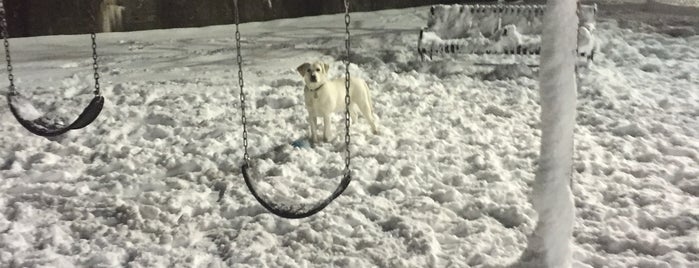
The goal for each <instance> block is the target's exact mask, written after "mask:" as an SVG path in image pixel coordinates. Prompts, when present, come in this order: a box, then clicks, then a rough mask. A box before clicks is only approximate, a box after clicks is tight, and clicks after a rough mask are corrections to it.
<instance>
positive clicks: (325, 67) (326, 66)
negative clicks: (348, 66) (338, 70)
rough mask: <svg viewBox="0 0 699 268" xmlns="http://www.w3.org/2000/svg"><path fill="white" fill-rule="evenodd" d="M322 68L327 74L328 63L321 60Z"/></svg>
mask: <svg viewBox="0 0 699 268" xmlns="http://www.w3.org/2000/svg"><path fill="white" fill-rule="evenodd" d="M323 69H324V70H325V73H326V74H327V73H328V71H329V70H330V65H329V64H327V63H325V62H323Z"/></svg>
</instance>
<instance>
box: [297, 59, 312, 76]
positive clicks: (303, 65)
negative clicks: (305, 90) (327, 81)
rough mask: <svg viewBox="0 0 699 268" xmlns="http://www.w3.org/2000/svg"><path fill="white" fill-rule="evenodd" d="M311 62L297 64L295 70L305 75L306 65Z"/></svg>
mask: <svg viewBox="0 0 699 268" xmlns="http://www.w3.org/2000/svg"><path fill="white" fill-rule="evenodd" d="M310 65H311V64H310V63H308V62H306V63H304V64H301V65H299V67H296V71H297V72H299V74H300V75H301V76H306V70H308V67H309V66H310Z"/></svg>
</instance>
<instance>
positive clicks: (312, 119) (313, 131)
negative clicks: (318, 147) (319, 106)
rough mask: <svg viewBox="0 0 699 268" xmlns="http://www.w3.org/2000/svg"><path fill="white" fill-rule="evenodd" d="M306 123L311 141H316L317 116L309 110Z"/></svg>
mask: <svg viewBox="0 0 699 268" xmlns="http://www.w3.org/2000/svg"><path fill="white" fill-rule="evenodd" d="M308 125H309V126H310V127H311V142H312V143H316V142H318V134H317V133H316V132H317V129H318V118H317V117H316V115H315V114H313V113H310V112H309V113H308Z"/></svg>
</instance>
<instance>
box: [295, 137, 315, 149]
mask: <svg viewBox="0 0 699 268" xmlns="http://www.w3.org/2000/svg"><path fill="white" fill-rule="evenodd" d="M291 146H294V148H311V143H310V142H308V139H304V138H301V139H298V140H295V141H294V142H292V143H291Z"/></svg>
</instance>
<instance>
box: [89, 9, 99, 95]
mask: <svg viewBox="0 0 699 268" xmlns="http://www.w3.org/2000/svg"><path fill="white" fill-rule="evenodd" d="M98 9H99V6H96V7H95V9H94V10H92V9H90V10H91V11H90V13H89V15H90V19H92V27H90V29H91V32H90V39H92V69H93V70H94V75H93V76H94V78H95V91H94V93H95V95H96V96H99V95H100V73H99V68H100V66H99V63H98V62H97V34H96V33H97V30H98V29H97V19H95V13H97V12H99V11H97V10H98Z"/></svg>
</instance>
